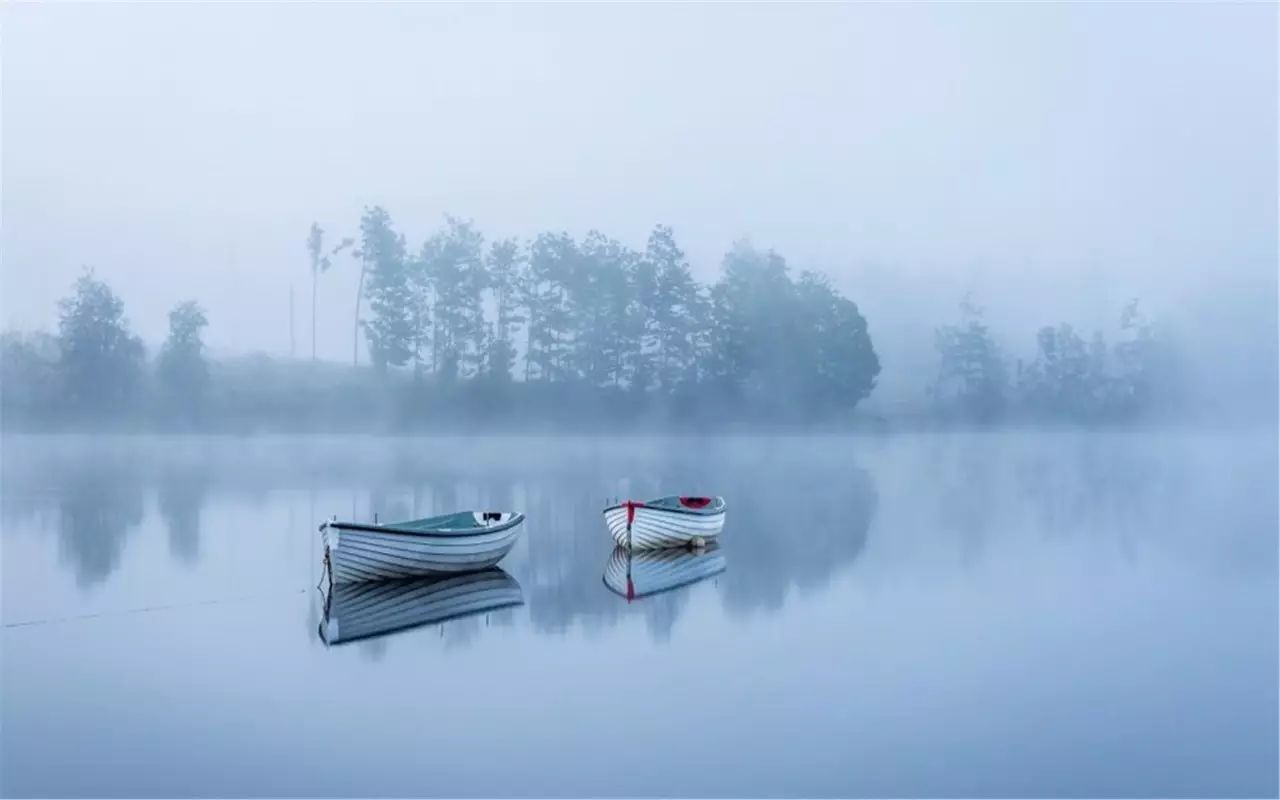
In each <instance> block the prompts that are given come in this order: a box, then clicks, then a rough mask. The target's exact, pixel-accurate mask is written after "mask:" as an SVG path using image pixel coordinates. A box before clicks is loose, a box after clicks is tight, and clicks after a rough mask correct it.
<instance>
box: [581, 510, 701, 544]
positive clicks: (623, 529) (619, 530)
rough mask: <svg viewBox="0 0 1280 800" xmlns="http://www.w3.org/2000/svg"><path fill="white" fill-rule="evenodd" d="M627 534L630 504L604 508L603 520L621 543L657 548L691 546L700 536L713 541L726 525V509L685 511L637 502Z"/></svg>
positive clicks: (614, 538) (617, 541)
mask: <svg viewBox="0 0 1280 800" xmlns="http://www.w3.org/2000/svg"><path fill="white" fill-rule="evenodd" d="M634 511H635V517H634V518H633V519H632V521H631V534H630V538H628V535H627V508H626V507H625V506H618V507H615V508H610V509H608V510H606V511H605V512H604V522H605V525H607V526H608V528H609V533H610V535H612V536H613V541H614V542H616V543H617V544H618V545H619V546H621V547H628V546H630V547H632V548H633V549H637V550H655V549H661V548H665V547H688V546H689V545H691V544H694V543H696V542H697V541H699V540H701V541H703V542H710V541H711V540H713V539H715V537H717V536H719V535H720V531H721V530H722V529H723V528H724V512H723V511H721V512H719V513H718V514H705V515H704V514H682V513H680V512H678V511H666V510H663V509H658V508H645V507H643V506H636V507H635V509H634Z"/></svg>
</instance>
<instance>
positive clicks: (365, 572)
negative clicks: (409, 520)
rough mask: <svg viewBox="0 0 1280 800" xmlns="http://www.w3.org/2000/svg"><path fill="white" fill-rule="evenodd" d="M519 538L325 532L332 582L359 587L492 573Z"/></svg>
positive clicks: (509, 534)
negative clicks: (483, 570) (369, 583)
mask: <svg viewBox="0 0 1280 800" xmlns="http://www.w3.org/2000/svg"><path fill="white" fill-rule="evenodd" d="M519 537H520V526H519V525H513V526H511V527H509V528H506V529H504V530H500V531H495V532H493V533H477V534H473V535H468V536H438V535H432V534H430V533H418V534H405V533H380V532H375V531H363V530H347V529H339V528H333V527H326V528H325V529H324V546H325V552H326V554H327V556H328V559H329V570H330V574H331V575H332V577H333V582H334V583H358V582H360V581H380V580H388V579H396V578H412V577H420V576H428V575H440V574H448V573H459V572H475V571H477V570H482V569H487V568H489V567H492V566H494V565H495V564H497V563H498V562H499V561H501V560H502V559H503V557H505V556H506V555H507V553H509V552H511V548H512V547H514V546H515V544H516V540H517V539H518V538H519Z"/></svg>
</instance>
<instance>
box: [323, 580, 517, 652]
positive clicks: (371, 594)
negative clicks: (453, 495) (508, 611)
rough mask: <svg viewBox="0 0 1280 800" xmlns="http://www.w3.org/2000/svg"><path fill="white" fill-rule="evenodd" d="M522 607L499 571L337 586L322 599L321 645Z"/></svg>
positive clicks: (513, 583)
mask: <svg viewBox="0 0 1280 800" xmlns="http://www.w3.org/2000/svg"><path fill="white" fill-rule="evenodd" d="M523 603H524V593H523V592H522V591H521V589H520V584H519V583H517V582H516V579H515V578H513V577H511V576H510V575H508V574H507V573H505V572H503V571H502V570H500V569H498V568H497V567H493V568H490V569H486V570H482V571H480V572H468V573H465V574H460V575H445V576H443V577H433V578H409V579H407V580H399V581H376V582H365V583H343V584H335V585H334V586H332V587H330V589H329V592H328V593H327V595H326V596H325V604H324V621H323V622H322V623H321V624H320V637H321V639H322V640H323V641H324V642H325V644H340V643H342V642H348V641H352V640H355V639H364V638H367V637H370V636H381V635H383V634H387V633H391V632H393V631H399V630H405V629H408V628H415V627H417V626H419V625H428V624H431V623H436V622H444V621H445V620H450V619H457V618H459V617H466V616H471V615H472V614H481V613H485V612H489V611H494V610H497V609H499V608H506V607H509V606H517V605H522V604H523Z"/></svg>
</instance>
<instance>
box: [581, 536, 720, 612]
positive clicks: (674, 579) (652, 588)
mask: <svg viewBox="0 0 1280 800" xmlns="http://www.w3.org/2000/svg"><path fill="white" fill-rule="evenodd" d="M724 569H725V558H724V555H723V554H722V553H721V552H720V549H719V548H718V547H716V546H715V545H712V546H711V547H710V548H708V549H706V550H694V551H690V550H672V549H667V550H648V551H640V552H632V551H628V550H627V549H626V548H625V547H616V548H614V550H613V555H612V556H610V557H609V563H608V564H606V565H605V569H604V585H605V586H608V587H609V589H610V590H611V591H613V592H615V593H616V594H619V595H622V596H623V597H625V598H627V599H628V600H631V599H634V598H639V597H644V596H646V595H653V594H658V593H660V592H666V591H670V590H672V589H678V588H680V587H682V586H688V585H689V584H692V583H697V582H698V581H701V580H705V579H707V578H710V577H711V576H712V575H719V574H720V573H721V572H724ZM628 580H630V585H628Z"/></svg>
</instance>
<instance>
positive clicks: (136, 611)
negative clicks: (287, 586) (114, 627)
mask: <svg viewBox="0 0 1280 800" xmlns="http://www.w3.org/2000/svg"><path fill="white" fill-rule="evenodd" d="M306 592H307V590H306V589H294V590H292V591H290V592H288V593H287V594H276V593H275V592H260V593H258V594H249V595H241V596H239V597H222V598H218V599H216V600H197V601H195V602H191V603H169V604H167V605H159V606H143V607H141V608H126V609H122V610H119V611H99V612H96V613H93V614H76V615H73V616H70V617H48V618H47V619H29V620H23V621H22V622H6V623H4V626H3V627H4V628H27V627H31V626H34V625H55V624H57V623H60V622H80V621H83V620H87V619H98V618H100V617H123V616H127V615H129V614H148V613H150V612H153V611H172V610H175V609H179V608H198V607H200V606H216V605H220V604H222V603H242V602H244V601H246V600H260V599H262V598H264V597H287V596H292V595H295V594H305V593H306Z"/></svg>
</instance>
